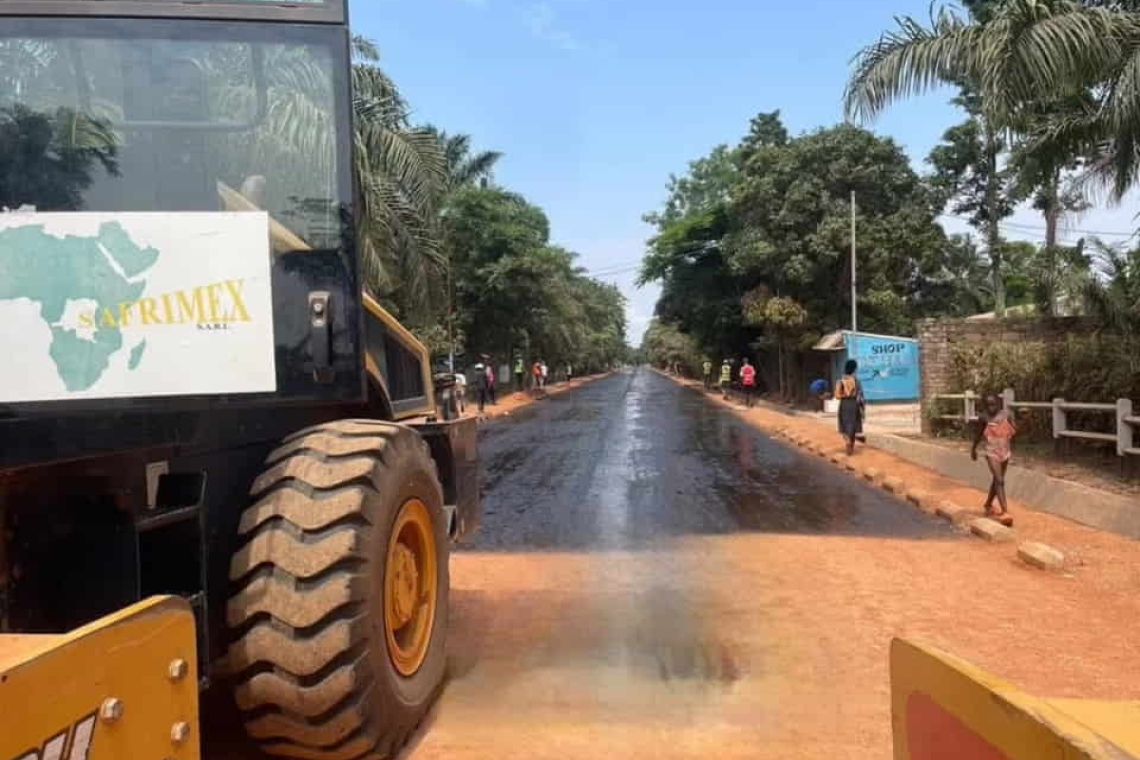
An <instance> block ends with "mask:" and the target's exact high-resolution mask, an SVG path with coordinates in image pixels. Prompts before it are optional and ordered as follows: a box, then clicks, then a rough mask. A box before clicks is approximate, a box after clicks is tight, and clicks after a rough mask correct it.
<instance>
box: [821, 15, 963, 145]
mask: <svg viewBox="0 0 1140 760" xmlns="http://www.w3.org/2000/svg"><path fill="white" fill-rule="evenodd" d="M895 23H896V25H897V28H896V29H894V30H892V31H888V32H885V33H884V34H883V35H882V36H881V37H880V38H879V40H878V41H877V42H875V43H873V44H871V45H868V46H867V47H865V48H863V49H862V50H861V51H860V52H859V53H858V54H857V55H856V56H855V58H854V59H853V62H854V64H855V73H854V74H853V75H852V77H851V80H850V82H848V84H847V88H846V90H845V92H844V95H843V102H844V111H845V112H846V114H847V115H848V117H849V118H853V119H855V120H857V121H862V122H869V121H873V120H874V119H875V117H877V116H878V115H879V114H880V113H881V112H882V111H883V110H884V109H886V108H887V106H889V105H890V104H891V103H893V102H894V101H896V100H900V99H902V98H906V97H910V96H913V95H918V94H921V93H924V92H927V91H929V90H931V89H933V88H935V87H937V86H939V85H942V84H948V83H960V82H962V81H963V80H966V79H969V78H971V77H972V76H973V75H974V74H975V70H976V66H975V59H974V56H975V49H976V46H977V44H978V39H977V38H978V29H977V28H976V27H973V26H971V25H970V24H969V23H968V22H967V21H966V20H965V19H963V18H962V17H960V16H959V15H958V14H956V13H955V12H954V11H953V10H951V9H949V8H946V7H943V8H941V9H939V10H938V11H937V12H932V17H931V21H930V25H929V26H924V25H923V24H921V23H919V22H918V21H916V20H914V19H913V18H911V17H909V16H898V17H896V18H895Z"/></svg>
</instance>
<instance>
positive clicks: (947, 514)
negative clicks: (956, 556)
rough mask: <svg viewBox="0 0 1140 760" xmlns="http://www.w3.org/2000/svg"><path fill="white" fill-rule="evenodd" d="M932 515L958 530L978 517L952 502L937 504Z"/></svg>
mask: <svg viewBox="0 0 1140 760" xmlns="http://www.w3.org/2000/svg"><path fill="white" fill-rule="evenodd" d="M934 514H936V515H938V516H939V517H941V518H942V519H943V520H947V521H949V522H950V523H951V524H952V525H954V526H956V527H959V528H961V527H964V526H966V525H968V524H969V522H970V521H971V520H973V519H974V518H975V517H977V516H978V515H977V514H976V513H974V512H971V511H970V510H968V509H965V508H963V507H960V506H958V505H957V504H955V503H954V502H952V501H946V500H943V501H941V502H939V504H938V506H937V507H936V508H935V510H934Z"/></svg>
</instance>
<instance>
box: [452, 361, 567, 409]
mask: <svg viewBox="0 0 1140 760" xmlns="http://www.w3.org/2000/svg"><path fill="white" fill-rule="evenodd" d="M479 359H480V360H479V362H478V363H477V364H476V365H475V366H474V367H472V370H471V378H470V383H468V378H467V377H466V376H465V375H464V374H463V373H461V372H457V373H456V374H455V387H456V391H457V395H458V397H459V407H460V411H463V410H464V409H465V408H466V403H465V399H464V396H465V395H466V389H467V386H468V384H470V386H471V391H472V392H473V393H474V394H475V401H476V403H477V404H478V406H479V412H480V413H482V412H483V409H484V408H485V407H486V406H487V405H488V404H490V405H491V406H495V405H496V404H497V403H498V398H497V396H496V391H495V365H494V362H493V361H492V359H491V357H490V356H488V355H487V354H482V355H480V357H479ZM513 370H514V377H515V387H516V390H518V391H520V392H521V391H523V390H525V389H526V387H527V379H528V375H529V377H530V379H531V383H532V385H531V387H532V388H534V389H536V390H542V389H545V388H546V385H547V382H548V381H549V378H550V368H549V367H548V366H547V364H546V362H544V361H542V360H541V359H539V360H538V361H536V362H535V363H534V364H533V365H532V366H531V367H530V369H529V371H528V369H527V366H526V363H525V362H524V361H523V359H522V357H521V356H516V357H515V362H514V367H513ZM570 372H571V368H570V365H569V364H567V365H566V379H567V380H569V379H570Z"/></svg>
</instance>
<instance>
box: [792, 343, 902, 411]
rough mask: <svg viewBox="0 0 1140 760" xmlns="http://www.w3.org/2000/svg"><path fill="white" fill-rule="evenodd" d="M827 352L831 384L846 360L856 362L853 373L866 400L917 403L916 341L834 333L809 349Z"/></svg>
mask: <svg viewBox="0 0 1140 760" xmlns="http://www.w3.org/2000/svg"><path fill="white" fill-rule="evenodd" d="M813 348H814V349H815V350H817V351H827V352H830V353H831V383H832V386H833V387H834V385H835V381H836V380H838V379H839V378H840V377H842V376H843V365H844V364H846V363H847V360H848V359H854V360H855V361H857V362H859V369H858V371H857V373H856V375H857V377H858V378H859V382H860V383H862V384H863V394H864V395H865V396H866V397H867V400H868V401H917V400H918V394H919V382H918V381H919V376H918V372H919V370H918V341H917V340H915V339H914V338H901V337H899V336H897V335H875V334H874V333H865V332H851V331H850V330H837V331H836V332H833V333H828V334H827V335H825V336H823V337H822V338H820V340H819V342H818V343H816V344H815V346H813Z"/></svg>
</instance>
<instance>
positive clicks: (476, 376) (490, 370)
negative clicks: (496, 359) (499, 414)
mask: <svg viewBox="0 0 1140 760" xmlns="http://www.w3.org/2000/svg"><path fill="white" fill-rule="evenodd" d="M472 373H473V376H472V378H471V387H472V390H474V392H475V400H476V402H477V403H478V405H479V413H480V414H482V413H483V409H484V407H486V405H487V404H488V403H489V404H491V406H494V405H495V404H497V403H499V401H498V399H497V398H496V396H495V365H494V364H493V363H492V361H491V357H489V356H487V355H486V354H484V355H483V356H481V357H480V361H479V362H477V363H476V364H475V366H474V367H473V368H472ZM461 378H463V374H462V373H457V374H456V376H455V379H456V382H457V385H458V384H460V383H462V385H463V386H466V385H467V382H466V379H462V380H461ZM462 399H463V395H462V394H460V400H461V406H462Z"/></svg>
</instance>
